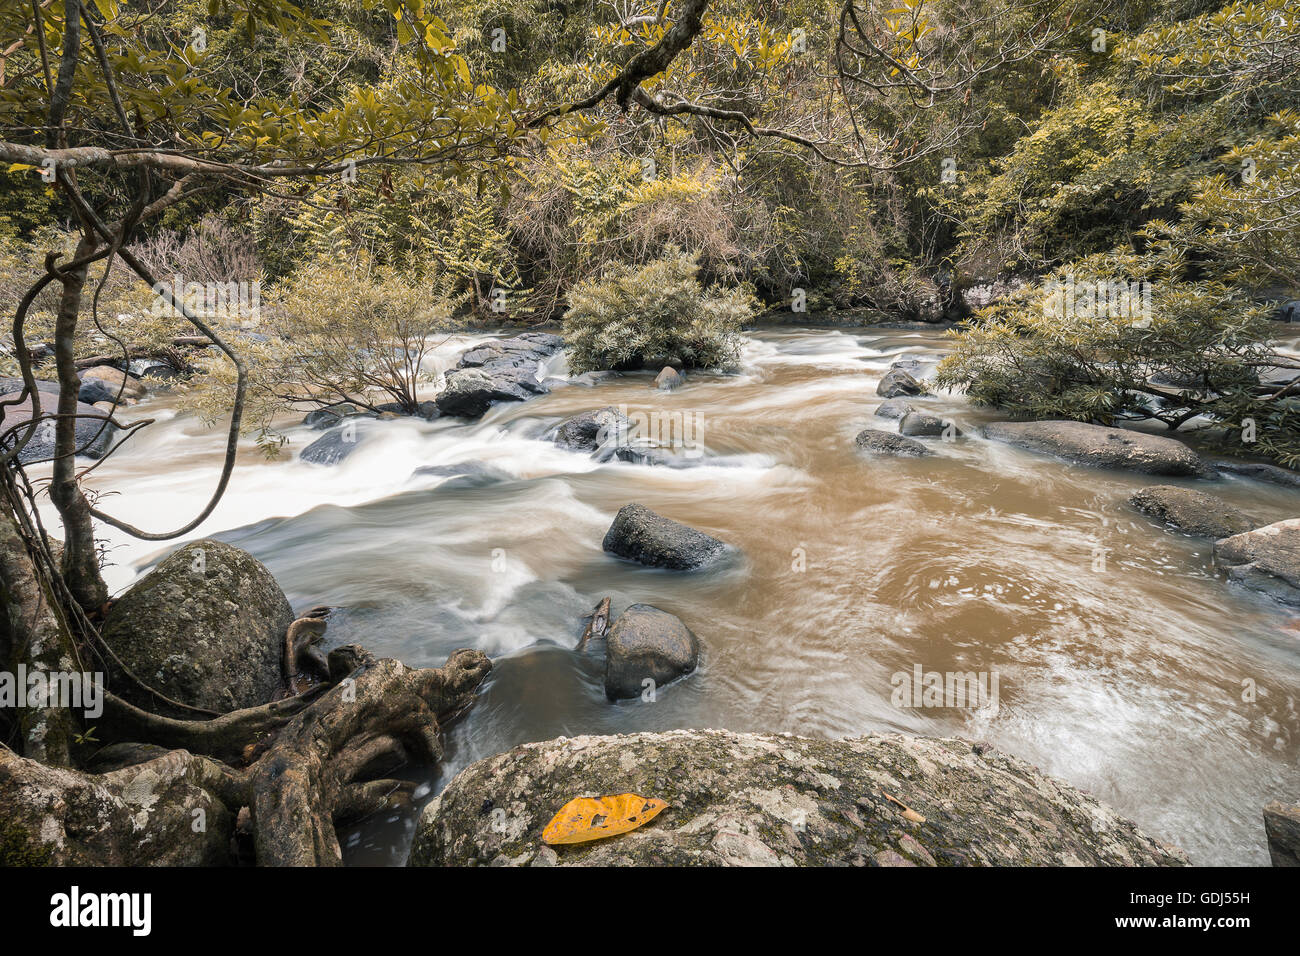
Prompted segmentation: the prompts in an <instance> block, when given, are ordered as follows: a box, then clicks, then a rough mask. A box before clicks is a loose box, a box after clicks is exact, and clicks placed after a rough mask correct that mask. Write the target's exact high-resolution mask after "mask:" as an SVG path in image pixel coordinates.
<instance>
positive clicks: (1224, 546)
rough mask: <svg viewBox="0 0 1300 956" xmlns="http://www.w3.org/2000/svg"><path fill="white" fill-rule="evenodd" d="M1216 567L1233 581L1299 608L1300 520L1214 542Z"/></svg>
mask: <svg viewBox="0 0 1300 956" xmlns="http://www.w3.org/2000/svg"><path fill="white" fill-rule="evenodd" d="M1214 563H1215V564H1216V565H1217V566H1218V567H1220V568H1222V569H1223V570H1224V571H1226V572H1227V574H1228V577H1229V578H1230V579H1232V580H1233V581H1236V582H1238V583H1239V584H1242V585H1245V586H1246V587H1248V588H1251V589H1252V590H1255V591H1262V592H1264V593H1265V594H1267V595H1269V596H1270V597H1272V598H1275V599H1276V600H1278V601H1281V602H1282V603H1283V604H1289V605H1292V606H1293V607H1295V606H1300V518H1287V519H1286V520H1285V521H1277V522H1274V523H1273V524H1270V525H1265V526H1264V527H1262V528H1256V529H1255V530H1254V531H1246V532H1243V533H1241V534H1234V535H1232V537H1229V538H1224V539H1222V540H1221V541H1216V542H1214Z"/></svg>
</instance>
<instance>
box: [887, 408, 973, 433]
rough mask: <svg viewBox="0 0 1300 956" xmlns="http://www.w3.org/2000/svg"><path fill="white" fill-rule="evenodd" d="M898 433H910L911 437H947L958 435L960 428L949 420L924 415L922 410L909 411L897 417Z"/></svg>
mask: <svg viewBox="0 0 1300 956" xmlns="http://www.w3.org/2000/svg"><path fill="white" fill-rule="evenodd" d="M949 429H951V430H949ZM898 433H899V434H900V435H911V436H913V437H916V436H921V437H926V438H942V437H944V436H945V435H947V436H949V437H952V436H957V435H960V434H961V429H960V428H958V427H957V426H956V425H953V424H952V423H951V422H947V421H945V420H944V419H942V418H939V417H937V416H935V415H926V414H925V413H924V412H918V411H910V412H908V413H907V414H906V415H904V416H903V417H902V418H901V419H899V422H898Z"/></svg>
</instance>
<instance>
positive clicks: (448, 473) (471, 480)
mask: <svg viewBox="0 0 1300 956" xmlns="http://www.w3.org/2000/svg"><path fill="white" fill-rule="evenodd" d="M417 476H419V477H426V476H435V477H436V476H442V477H445V478H447V480H446V481H444V482H443V483H442V484H441V485H439V486H438V487H440V488H473V487H477V486H479V485H490V484H493V483H495V482H498V481H509V480H510V475H509V473H507V472H505V471H502V470H501V469H500V468H497V467H494V466H493V465H488V464H485V463H483V462H481V461H462V462H459V463H457V464H455V465H425V466H423V467H421V468H417V469H415V471H413V472H411V477H412V478H414V477H417Z"/></svg>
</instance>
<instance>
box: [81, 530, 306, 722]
mask: <svg viewBox="0 0 1300 956" xmlns="http://www.w3.org/2000/svg"><path fill="white" fill-rule="evenodd" d="M292 622H293V609H292V608H291V607H290V606H289V601H288V599H287V598H286V597H285V596H284V592H283V591H282V590H280V586H279V585H278V584H277V583H276V581H275V578H274V577H272V575H271V572H270V571H268V570H267V569H266V568H265V567H263V565H262V563H261V562H260V561H258V560H257V559H256V558H254V557H253V556H252V555H251V554H249V553H248V552H247V551H242V550H240V549H239V548H236V547H234V546H232V545H229V544H225V543H223V542H221V541H214V540H212V539H211V538H205V539H203V540H201V541H195V542H193V543H191V544H187V545H185V546H184V547H183V548H180V549H178V550H176V551H173V552H172V553H171V554H170V555H168V556H167V557H166V558H164V559H163V560H162V561H161V562H160V563H159V564H158V566H157V567H156V568H154V569H153V570H152V571H150V572H149V573H148V574H147V575H145V576H144V577H143V578H141V579H140V581H139V582H138V583H136V584H135V585H133V586H132V587H131V589H130V590H129V591H127V592H126V593H125V594H124V595H122V597H121V598H119V599H118V600H117V601H115V602H114V603H113V606H112V607H111V609H110V610H109V612H108V617H107V619H106V620H105V622H104V628H103V635H104V640H105V641H106V642H107V643H108V645H109V646H110V647H112V648H113V652H114V653H115V654H116V655H117V656H118V657H119V658H121V660H122V663H123V664H125V665H126V666H127V667H128V668H129V669H130V670H131V672H132V673H133V674H135V675H137V676H138V677H139V678H140V679H141V680H143V681H144V682H146V683H147V684H150V685H151V686H153V687H154V688H156V689H157V690H158V691H159V692H161V693H163V694H166V695H167V696H168V697H170V698H172V699H173V700H177V701H180V702H181V703H183V704H189V705H191V706H195V707H205V708H207V709H208V710H215V711H222V712H225V711H231V710H237V709H238V708H241V707H253V706H255V705H257V704H262V703H265V702H267V701H268V700H270V699H271V695H272V694H273V693H274V692H275V690H276V688H277V687H278V686H279V684H280V672H281V659H282V656H283V644H284V637H285V632H286V631H287V630H288V627H289V625H290V624H291V623H292ZM109 666H110V668H112V667H115V666H116V665H115V664H114V663H113V662H112V661H110V662H109ZM110 673H111V674H112V671H111V670H110ZM111 686H112V688H113V690H114V691H115V692H116V693H118V694H119V695H121V696H124V697H126V698H127V699H128V700H131V701H133V702H134V703H137V704H140V705H142V706H148V707H150V708H153V707H155V706H157V705H156V703H155V702H154V701H153V700H152V698H151V697H149V696H148V695H145V694H144V693H143V692H142V691H140V690H139V688H137V687H136V685H135V683H134V682H133V681H131V680H130V679H129V678H127V677H126V676H125V675H123V674H113V676H112V685H111ZM162 710H163V711H166V710H167V708H166V707H165V706H164V707H163V708H162ZM176 716H184V717H192V716H193V715H192V714H189V713H184V712H182V713H180V714H177V715H176Z"/></svg>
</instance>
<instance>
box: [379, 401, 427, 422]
mask: <svg viewBox="0 0 1300 956" xmlns="http://www.w3.org/2000/svg"><path fill="white" fill-rule="evenodd" d="M375 412H376V413H377V414H378V415H379V417H380V418H384V416H385V415H390V416H392V418H407V417H411V416H415V417H416V418H425V419H428V420H429V421H433V419H435V418H437V417H439V416H440V415H441V414H442V413H441V412H439V411H438V403H437V402H418V403H417V404H416V406H415V411H413V412H412V411H409V410H408V409H407V407H406V406H405V405H403V404H402V403H401V402H385V403H384V404H382V405H376V406H375ZM392 418H387V419H384V420H385V421H391V420H392Z"/></svg>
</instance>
